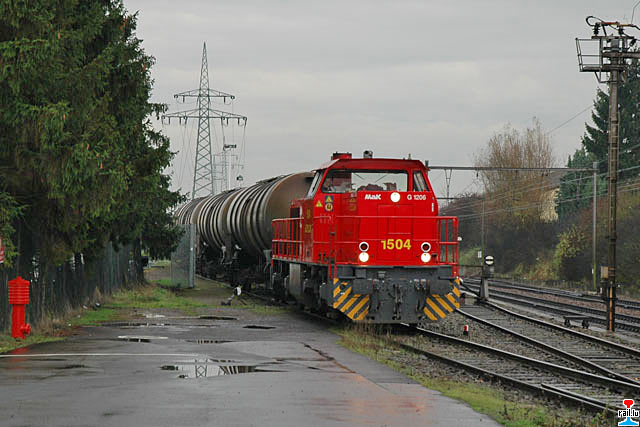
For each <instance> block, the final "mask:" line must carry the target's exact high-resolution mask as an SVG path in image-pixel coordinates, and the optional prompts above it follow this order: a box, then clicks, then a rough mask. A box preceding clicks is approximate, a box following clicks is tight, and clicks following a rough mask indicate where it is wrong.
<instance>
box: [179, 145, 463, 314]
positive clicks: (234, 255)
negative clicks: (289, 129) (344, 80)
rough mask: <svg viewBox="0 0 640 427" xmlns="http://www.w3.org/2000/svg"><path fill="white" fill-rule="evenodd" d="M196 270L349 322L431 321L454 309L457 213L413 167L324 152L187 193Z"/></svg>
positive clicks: (183, 218)
mask: <svg viewBox="0 0 640 427" xmlns="http://www.w3.org/2000/svg"><path fill="white" fill-rule="evenodd" d="M176 221H177V222H178V223H181V224H195V227H196V230H197V234H198V236H199V241H200V245H199V249H198V259H199V262H198V268H199V270H200V271H201V272H202V273H204V274H205V275H208V276H210V277H212V276H217V275H219V274H222V273H228V274H230V275H231V281H232V282H236V281H241V280H243V279H244V280H245V281H248V282H252V281H255V280H257V278H258V277H260V276H261V277H263V279H264V280H263V281H264V282H265V286H266V288H267V289H269V290H271V291H273V292H274V293H275V294H277V295H279V296H280V297H283V298H284V297H292V298H294V299H295V300H296V301H298V302H299V303H300V304H303V305H305V306H307V307H309V308H312V309H314V310H317V311H321V312H327V313H333V314H337V313H342V315H344V316H346V317H348V318H349V319H351V320H352V321H355V322H368V323H385V324H391V323H411V324H415V323H419V322H421V321H438V320H440V319H442V318H444V317H445V316H446V315H447V314H448V313H450V312H452V311H453V310H454V309H455V308H457V307H459V305H460V304H459V297H460V291H459V289H458V286H457V285H458V284H459V278H458V264H457V260H458V242H459V241H460V237H458V234H457V233H458V222H457V218H455V217H446V216H439V215H438V202H437V199H436V196H435V195H434V192H433V189H432V187H431V184H430V182H429V179H428V174H427V169H426V167H425V165H424V164H423V163H422V162H420V161H417V160H411V159H383V158H374V157H373V154H372V153H371V152H370V151H365V152H364V155H363V157H362V158H353V156H352V155H351V154H350V153H334V154H333V155H332V156H331V160H330V161H329V162H328V163H326V164H324V165H322V166H320V167H319V168H318V169H317V170H315V171H313V172H302V173H295V174H291V175H286V176H280V177H276V178H271V179H268V180H264V181H260V182H258V183H256V184H255V185H253V186H250V187H246V188H241V189H235V190H230V191H227V192H224V193H221V194H217V195H214V196H210V197H204V198H199V199H194V200H192V201H191V202H189V203H187V204H185V205H183V206H182V207H181V208H179V209H178V211H177V212H176Z"/></svg>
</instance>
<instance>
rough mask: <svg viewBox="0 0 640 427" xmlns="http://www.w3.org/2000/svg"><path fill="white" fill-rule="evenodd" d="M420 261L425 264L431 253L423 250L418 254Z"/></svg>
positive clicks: (429, 259)
mask: <svg viewBox="0 0 640 427" xmlns="http://www.w3.org/2000/svg"><path fill="white" fill-rule="evenodd" d="M420 261H422V262H424V263H425V264H426V263H428V262H429V261H431V254H429V253H428V252H423V253H422V254H421V255H420Z"/></svg>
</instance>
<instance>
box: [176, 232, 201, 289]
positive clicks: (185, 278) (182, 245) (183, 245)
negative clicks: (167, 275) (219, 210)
mask: <svg viewBox="0 0 640 427" xmlns="http://www.w3.org/2000/svg"><path fill="white" fill-rule="evenodd" d="M178 227H180V228H182V229H183V230H184V233H183V234H182V237H181V238H180V242H179V243H178V247H177V248H176V250H175V251H173V253H171V285H172V286H177V287H189V288H193V287H194V286H195V275H196V252H195V246H196V244H195V239H196V226H195V225H194V224H179V225H178Z"/></svg>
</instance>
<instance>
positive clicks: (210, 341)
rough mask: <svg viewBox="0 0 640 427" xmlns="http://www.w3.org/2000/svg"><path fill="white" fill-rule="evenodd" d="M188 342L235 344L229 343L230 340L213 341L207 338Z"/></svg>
mask: <svg viewBox="0 0 640 427" xmlns="http://www.w3.org/2000/svg"><path fill="white" fill-rule="evenodd" d="M187 342H192V343H196V344H225V343H228V342H233V341H229V340H211V339H207V338H201V339H196V340H187Z"/></svg>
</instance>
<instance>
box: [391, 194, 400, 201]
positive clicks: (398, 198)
mask: <svg viewBox="0 0 640 427" xmlns="http://www.w3.org/2000/svg"><path fill="white" fill-rule="evenodd" d="M391 201H392V202H393V203H398V202H399V201H400V193H396V192H395V191H394V192H393V193H391Z"/></svg>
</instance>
